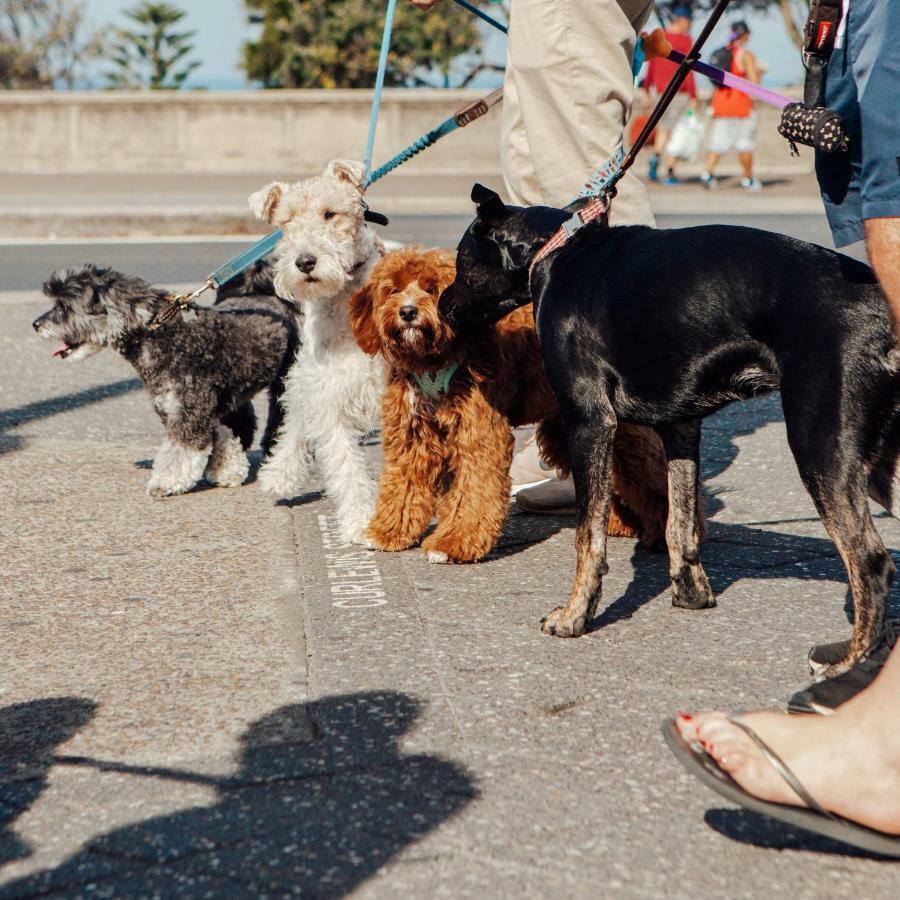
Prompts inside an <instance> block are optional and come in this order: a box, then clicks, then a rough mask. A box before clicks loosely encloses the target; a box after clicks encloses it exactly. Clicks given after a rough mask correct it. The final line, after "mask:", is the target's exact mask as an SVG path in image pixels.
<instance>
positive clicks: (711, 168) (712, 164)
mask: <svg viewBox="0 0 900 900" xmlns="http://www.w3.org/2000/svg"><path fill="white" fill-rule="evenodd" d="M718 164H719V154H718V153H710V154H709V156H707V157H706V171H707V172H709V174H710V175H713V174H715V171H716V166H717V165H718Z"/></svg>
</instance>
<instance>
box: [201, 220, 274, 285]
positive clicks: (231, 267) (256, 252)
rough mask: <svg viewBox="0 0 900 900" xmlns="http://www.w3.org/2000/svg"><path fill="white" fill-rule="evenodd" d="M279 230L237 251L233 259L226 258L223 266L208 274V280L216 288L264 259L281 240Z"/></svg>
mask: <svg viewBox="0 0 900 900" xmlns="http://www.w3.org/2000/svg"><path fill="white" fill-rule="evenodd" d="M281 236H282V235H281V232H280V231H273V232H272V234H269V235H266V237H264V238H263V239H262V240H261V241H258V242H257V243H255V244H254V245H253V246H252V247H250V248H248V249H247V250H244V251H243V252H242V253H238V255H237V256H235V257H234V258H233V259H230V260H228V262H227V263H225V265H224V266H222V267H221V268H219V269H216V271H215V272H213V273H212V275H210V276H209V281H211V282H212V284H213V286H214V287H216V288H220V287H222V285H223V284H227V283H228V282H229V281H231V279H232V278H236V277H237V276H238V275H240V274H241V272H243V271H244V270H245V269H249V268H250V266H252V265H253V264H254V263H257V262H259V261H260V260H261V259H265V257H267V256H268V255H269V254H270V253H271V252H272V251H273V250H274V249H275V246H276V244H277V243H278V242H279V241H280V240H281Z"/></svg>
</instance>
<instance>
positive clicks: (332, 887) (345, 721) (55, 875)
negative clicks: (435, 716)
mask: <svg viewBox="0 0 900 900" xmlns="http://www.w3.org/2000/svg"><path fill="white" fill-rule="evenodd" d="M418 711H419V704H418V702H417V701H416V700H414V699H413V698H411V697H409V696H407V695H405V694H400V693H394V692H381V693H359V694H348V695H342V696H333V697H328V698H326V699H324V700H321V701H319V702H318V703H316V704H315V705H314V707H312V708H311V707H310V706H309V705H307V704H296V705H292V706H285V707H282V708H280V709H277V710H275V711H274V712H272V713H270V714H269V715H267V716H265V717H264V718H262V719H260V720H259V721H257V722H255V723H254V724H253V725H252V726H251V727H250V728H249V729H248V730H247V732H246V733H245V734H244V735H243V737H242V739H241V752H240V764H239V767H238V769H237V771H236V772H235V773H234V774H233V775H232V776H230V777H223V778H216V777H212V776H208V775H203V774H200V773H193V772H189V771H185V770H177V769H164V768H152V767H133V766H128V765H124V764H119V763H111V762H97V761H93V760H88V759H79V758H72V757H70V758H60V760H59V762H61V763H65V764H68V765H77V766H90V767H95V768H99V769H101V770H104V771H115V772H119V773H129V774H134V775H139V776H143V777H150V778H155V779H160V780H163V781H168V782H170V783H177V782H191V783H195V784H203V785H209V786H212V787H214V788H215V790H216V800H215V802H214V803H213V804H211V805H209V806H202V807H201V806H197V807H192V808H190V809H185V810H182V811H181V812H178V813H174V814H171V815H166V816H161V817H159V818H155V819H150V820H148V821H145V822H141V823H139V824H136V825H131V826H128V827H126V828H122V829H119V830H116V831H113V832H110V833H109V834H106V835H103V836H101V837H98V838H95V839H94V840H92V841H91V842H90V843H89V844H88V845H86V846H85V847H84V848H83V849H82V850H81V851H80V852H79V853H78V854H76V855H75V856H74V857H72V858H70V859H69V860H67V861H66V862H64V863H62V865H60V866H59V867H58V868H56V869H53V870H49V871H46V872H42V873H39V874H38V875H35V876H33V877H29V878H27V879H23V880H20V881H19V882H16V883H12V884H9V885H7V886H6V887H5V888H3V889H0V897H28V896H33V895H36V894H42V893H45V892H52V891H58V892H62V893H67V892H73V891H74V892H75V893H77V888H78V886H80V885H87V884H91V885H94V886H95V887H94V888H93V889H94V890H95V891H96V892H97V894H98V895H109V896H136V895H145V896H146V895H153V894H161V895H163V896H166V895H168V896H171V895H173V894H176V893H188V894H190V895H198V894H206V893H211V894H213V895H217V896H218V895H222V896H234V895H259V894H264V895H265V894H274V895H279V896H281V895H286V894H299V895H301V896H308V895H312V896H316V897H338V896H343V895H345V894H347V893H349V892H350V891H352V890H353V889H354V888H355V887H357V886H358V885H359V884H361V883H362V882H363V881H364V880H365V879H367V878H369V877H371V876H372V875H374V874H375V873H376V872H377V871H378V870H379V869H380V868H381V867H382V866H383V865H384V864H385V863H386V862H387V861H388V860H389V859H390V858H391V857H392V856H394V855H395V854H396V853H397V852H398V851H400V850H401V849H402V848H403V847H405V846H407V845H408V844H412V843H415V842H416V841H418V840H419V839H420V838H422V837H423V836H424V835H426V834H428V832H430V831H432V830H433V829H435V828H437V827H438V825H440V824H441V823H442V822H444V821H446V820H447V819H448V818H450V817H451V816H453V815H454V814H456V813H457V812H459V811H460V810H461V809H462V808H463V807H464V806H465V805H466V804H467V803H468V802H469V801H470V800H472V799H473V798H474V797H476V796H477V792H476V789H475V786H474V782H473V779H472V777H471V776H470V775H469V774H468V773H467V772H466V770H465V769H463V768H462V767H461V766H458V765H456V764H455V763H452V762H449V761H447V760H444V759H441V758H440V757H436V756H429V755H426V754H414V755H405V754H402V753H401V752H400V750H399V747H398V741H399V740H400V738H401V736H402V735H403V734H404V733H405V732H406V731H407V730H408V729H409V728H410V726H411V724H412V723H413V721H414V720H415V718H416V716H417V715H418ZM311 716H312V720H311V718H310V717H311ZM311 722H312V729H311ZM98 818H100V816H99V815H98Z"/></svg>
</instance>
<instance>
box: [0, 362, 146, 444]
mask: <svg viewBox="0 0 900 900" xmlns="http://www.w3.org/2000/svg"><path fill="white" fill-rule="evenodd" d="M142 387H143V385H142V384H141V382H140V381H139V380H138V379H137V378H127V379H125V380H123V381H114V382H113V383H112V384H102V385H99V386H98V387H92V388H87V389H86V390H83V391H76V392H75V393H73V394H63V395H62V396H61V397H51V398H49V399H48V400H38V401H37V402H35V403H28V404H26V405H25V406H17V407H14V408H13V409H2V410H0V454H3V453H10V452H11V451H13V450H18V449H19V447H21V445H22V439H21V438H20V437H18V436H17V435H4V434H3V432H5V431H9V430H10V429H12V428H18V427H19V426H21V425H25V424H27V423H28V422H33V421H34V420H35V419H46V418H49V417H50V416H56V415H58V414H59V413H64V412H69V410H73V409H78V408H79V407H82V406H90V405H91V404H92V403H102V402H103V401H104V400H109V399H111V398H113V397H121V396H122V395H123V394H130V393H131V392H132V391H137V390H140V389H141V388H142Z"/></svg>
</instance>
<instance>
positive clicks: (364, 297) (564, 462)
mask: <svg viewBox="0 0 900 900" xmlns="http://www.w3.org/2000/svg"><path fill="white" fill-rule="evenodd" d="M455 274H456V267H455V257H454V255H453V254H452V253H448V252H445V251H442V250H429V251H422V250H419V249H406V250H400V251H397V252H395V253H390V254H388V255H387V256H386V257H385V258H384V259H383V260H382V261H381V262H380V263H378V264H377V265H376V266H375V268H374V270H373V272H372V275H371V277H370V279H369V282H368V283H367V284H366V286H365V287H364V288H362V289H361V290H359V291H357V292H356V293H355V294H354V296H353V299H352V301H351V311H350V321H351V324H352V326H353V332H354V334H355V336H356V340H357V342H358V343H359V345H360V347H361V348H362V349H363V350H365V351H366V353H369V354H372V355H376V354H381V355H383V356H384V358H385V359H386V361H387V363H388V367H389V376H388V386H387V390H386V392H385V395H384V398H383V401H382V414H381V415H382V440H383V445H384V469H383V471H382V475H381V482H380V486H379V492H378V500H377V505H376V510H375V516H374V518H373V520H372V522H371V524H370V525H369V528H368V530H367V532H366V537H367V539H368V542H369V543H370V545H371V546H374V547H377V548H379V549H382V550H403V549H406V548H407V547H410V546H412V545H413V544H415V543H416V542H417V541H418V540H419V539H420V538H421V537H422V534H423V533H424V532H425V530H426V529H427V528H428V525H429V522H430V521H431V518H432V516H433V515H434V514H435V513H436V514H437V519H438V525H437V529H436V530H435V531H434V533H433V534H431V535H430V536H429V537H428V538H426V539H425V541H424V542H423V543H422V550H423V552H424V553H425V554H426V556H427V558H428V559H429V560H431V561H432V562H447V561H450V562H473V561H475V560H479V559H482V558H483V557H484V556H485V555H486V554H487V553H489V552H490V550H491V549H492V547H493V546H494V544H495V543H496V541H497V539H498V538H499V536H500V532H501V529H502V528H503V524H504V522H505V521H506V516H507V511H508V507H509V492H510V477H509V466H510V462H511V460H512V455H513V447H514V440H513V434H512V426H515V425H523V424H530V423H539V424H538V431H537V438H538V444H539V446H540V448H541V451H542V455H543V456H544V458H545V459H546V460H547V461H548V462H549V463H550V464H551V465H552V466H554V467H557V468H559V469H562V470H564V471H567V470H568V467H569V463H568V450H567V447H566V438H565V431H564V429H563V427H562V423H561V419H560V416H559V408H558V405H557V402H556V397H555V395H554V394H553V390H552V389H551V387H550V384H549V382H548V381H547V378H546V375H545V373H544V365H543V361H542V359H541V350H540V345H539V343H538V339H537V334H536V332H535V328H534V319H533V317H532V314H531V310H530V309H526V308H522V309H519V310H516V311H515V312H513V313H512V314H511V315H509V316H506V317H505V318H504V319H502V320H501V321H500V322H499V323H497V324H496V325H495V326H493V327H492V328H490V329H488V330H486V331H484V332H481V333H479V335H478V336H477V337H476V338H470V339H467V340H465V341H463V340H461V339H460V338H459V337H458V336H457V335H456V333H455V332H454V331H453V330H452V329H451V328H450V327H449V325H448V324H447V323H446V322H445V321H444V320H443V319H441V317H440V316H439V315H438V309H437V303H438V298H439V297H440V295H441V292H442V291H443V290H444V289H445V288H446V287H447V286H448V285H449V284H451V283H452V281H453V279H454V277H455ZM453 365H458V366H459V368H458V369H457V370H456V371H455V373H454V374H453V377H452V380H451V382H450V384H449V386H448V389H447V391H446V393H439V394H438V396H436V397H433V396H431V395H430V394H429V393H428V392H426V391H425V390H423V388H422V387H421V385H420V384H419V383H418V382H417V380H416V376H422V375H423V374H425V375H427V373H429V372H436V371H440V370H445V371H446V370H448V369H449V367H451V366H453ZM616 457H617V462H618V465H617V467H616V475H615V486H614V494H613V509H612V513H611V516H610V520H609V525H608V528H609V533H610V534H613V535H618V536H628V537H634V536H637V535H638V534H639V535H640V536H641V538H642V540H643V541H645V543H648V544H652V543H656V542H658V541H659V540H661V538H662V536H663V535H664V533H665V522H666V512H667V501H666V466H665V458H664V456H663V453H662V446H661V444H660V442H659V439H658V438H657V437H656V435H655V434H654V432H652V431H651V430H649V429H642V428H634V429H630V428H626V429H623V431H622V433H621V434H620V436H619V440H618V444H617V448H616ZM648 476H649V477H648Z"/></svg>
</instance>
